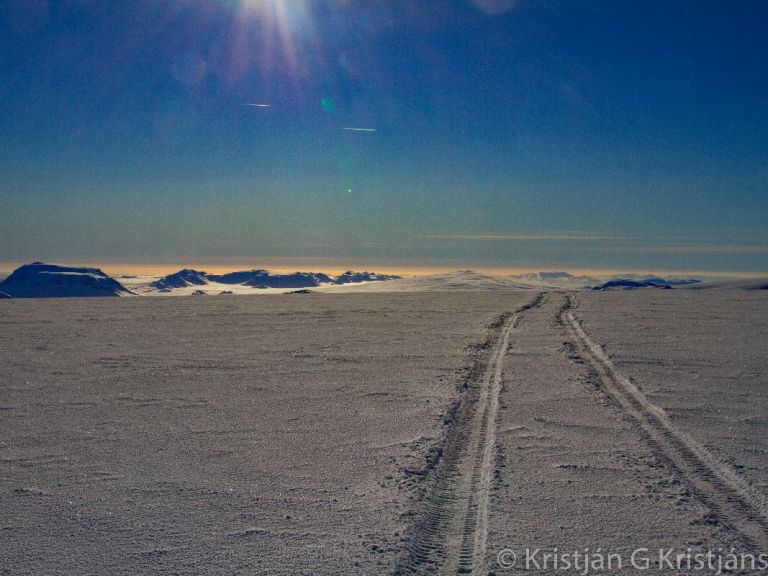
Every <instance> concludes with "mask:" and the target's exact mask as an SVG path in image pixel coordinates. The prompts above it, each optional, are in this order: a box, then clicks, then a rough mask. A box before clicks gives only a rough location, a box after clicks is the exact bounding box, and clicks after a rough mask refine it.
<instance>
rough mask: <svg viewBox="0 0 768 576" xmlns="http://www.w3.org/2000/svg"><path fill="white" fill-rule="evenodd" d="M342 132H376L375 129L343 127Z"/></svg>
mask: <svg viewBox="0 0 768 576" xmlns="http://www.w3.org/2000/svg"><path fill="white" fill-rule="evenodd" d="M342 130H349V131H351V132H376V128H352V127H349V126H345V127H344V128H342Z"/></svg>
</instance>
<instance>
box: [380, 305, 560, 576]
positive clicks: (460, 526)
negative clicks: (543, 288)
mask: <svg viewBox="0 0 768 576" xmlns="http://www.w3.org/2000/svg"><path fill="white" fill-rule="evenodd" d="M544 299H545V294H544V293H540V294H538V295H537V296H536V297H535V298H534V299H533V300H532V301H531V302H530V303H528V304H526V305H525V306H523V307H522V308H520V309H519V310H518V311H517V312H515V313H509V312H507V313H505V314H502V315H501V316H500V317H499V318H498V319H497V320H496V321H495V322H494V323H493V324H492V325H491V330H490V334H489V336H488V339H487V340H486V342H485V344H484V353H483V354H481V356H480V358H479V359H478V360H477V362H476V363H475V366H474V367H473V369H472V371H471V373H470V376H469V379H468V381H467V383H466V388H467V389H466V392H465V393H464V396H463V398H462V399H461V404H460V405H459V406H458V408H457V410H456V411H455V413H454V414H455V416H454V418H453V420H452V421H451V422H450V424H449V427H448V430H447V432H446V434H445V439H444V443H443V446H442V454H441V456H440V460H439V461H438V462H437V464H436V465H435V467H434V469H433V470H432V472H431V475H430V477H429V478H428V480H427V481H428V482H429V484H428V485H427V490H426V497H425V499H424V500H423V501H422V502H421V504H420V506H419V508H418V509H417V511H416V518H415V521H414V523H413V525H412V529H411V531H410V534H409V535H410V538H409V541H408V544H407V545H406V550H405V554H404V556H403V558H402V560H401V562H400V564H399V565H398V567H397V569H396V571H395V572H396V574H475V575H480V574H483V575H485V574H486V566H485V561H486V552H487V540H488V501H489V497H490V490H491V483H492V480H493V468H494V460H495V451H496V416H497V413H498V409H499V395H500V393H501V387H502V366H503V361H504V357H505V355H506V353H507V349H508V348H509V338H510V334H511V333H512V331H513V330H514V329H515V328H517V326H518V324H519V323H520V320H521V319H522V317H523V315H524V314H525V313H526V312H527V311H528V310H530V309H531V308H535V307H538V306H540V305H541V304H542V303H543V302H544Z"/></svg>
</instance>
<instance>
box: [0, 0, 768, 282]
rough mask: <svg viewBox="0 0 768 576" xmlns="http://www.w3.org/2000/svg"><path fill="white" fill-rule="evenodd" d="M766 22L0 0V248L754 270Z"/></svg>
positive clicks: (520, 6)
mask: <svg viewBox="0 0 768 576" xmlns="http://www.w3.org/2000/svg"><path fill="white" fill-rule="evenodd" d="M766 30H768V3H766V2H763V1H755V2H743V1H738V0H727V1H722V2H716V1H704V0H696V1H684V0H680V1H676V2H669V1H668V0H664V1H655V0H644V1H631V0H627V1H619V0H616V1H613V2H608V1H605V2H601V1H589V0H579V1H558V0H547V1H544V0H518V1H517V2H514V1H511V0H439V1H435V2H425V1H422V0H411V1H408V0H306V1H304V0H132V1H130V2H125V1H110V0H58V1H55V0H51V1H46V0H4V1H3V2H2V4H1V5H0V119H2V120H0V261H28V260H35V259H45V260H49V261H56V262H70V261H96V262H102V263H107V262H126V261H131V262H153V261H178V262H195V261H201V262H202V261H206V260H207V259H216V258H220V259H221V258H228V259H237V258H248V259H258V258H260V257H264V258H273V259H274V258H280V257H306V258H312V257H321V258H335V259H339V260H343V259H345V258H348V259H350V260H352V259H354V260H355V261H356V262H364V261H366V260H369V261H371V262H374V263H375V262H383V261H387V262H397V261H400V260H402V261H403V262H405V261H407V262H409V263H411V264H413V263H414V262H417V263H419V265H425V266H429V265H430V264H433V265H435V266H445V265H446V264H453V263H456V264H457V265H461V266H463V267H471V266H473V265H475V266H478V267H481V266H482V267H489V266H500V267H509V268H511V267H521V266H522V267H525V266H533V267H536V266H539V267H543V268H624V269H637V268H642V269H659V270H663V269H696V270H719V271H723V270H733V271H765V272H768V104H767V103H768V74H767V73H766V70H768V34H767V33H766ZM249 104H266V105H268V106H252V105H249ZM347 128H367V129H368V130H365V131H362V130H348V129H347Z"/></svg>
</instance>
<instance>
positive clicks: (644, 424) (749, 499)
mask: <svg viewBox="0 0 768 576" xmlns="http://www.w3.org/2000/svg"><path fill="white" fill-rule="evenodd" d="M573 308H574V299H573V297H572V296H568V297H567V301H566V304H565V306H563V308H562V309H561V311H560V314H559V316H560V321H561V323H562V324H563V325H564V326H565V329H566V331H567V332H568V335H569V338H570V340H571V342H572V344H573V345H574V346H575V347H576V351H577V354H578V355H579V356H580V357H581V358H582V359H583V360H584V361H585V362H587V363H588V364H589V366H590V367H591V368H592V369H593V370H594V372H595V374H596V375H597V378H598V379H599V382H597V384H598V385H599V386H600V387H601V388H602V389H603V391H604V392H605V393H607V394H608V395H609V396H610V397H611V398H612V399H613V400H614V401H615V402H616V403H617V404H618V405H619V407H620V408H621V409H622V410H623V411H624V412H625V413H626V414H627V415H629V416H630V417H632V418H633V419H634V420H635V422H636V423H637V424H638V425H639V426H640V428H641V429H642V430H643V431H644V432H645V433H646V434H647V435H648V437H649V438H650V440H651V442H652V444H653V445H654V447H655V449H656V450H657V451H658V452H659V454H660V456H662V457H663V458H665V459H666V460H667V461H668V462H670V463H671V464H672V465H673V466H674V467H675V468H676V469H677V470H678V472H679V473H680V475H681V476H682V477H683V478H684V479H685V480H686V481H687V482H688V483H689V485H690V487H691V488H692V489H693V491H694V492H695V493H696V494H697V495H698V496H699V497H700V498H701V500H702V501H703V502H704V503H705V504H706V505H707V506H708V507H709V508H710V509H711V511H712V513H713V514H715V515H716V516H717V519H718V520H719V521H722V522H723V523H724V524H726V525H729V526H730V527H732V528H733V529H734V530H736V531H737V532H738V533H739V534H741V536H742V537H743V539H745V540H746V543H747V544H749V545H750V546H752V547H754V548H756V549H758V550H761V551H762V550H768V501H767V500H766V497H765V495H763V494H762V493H760V492H759V491H758V490H757V489H756V488H755V487H754V486H752V485H751V484H749V482H747V481H746V480H745V479H744V478H742V477H741V476H739V475H738V474H737V473H736V472H735V471H734V470H733V469H732V468H731V467H730V466H729V465H728V464H726V463H724V462H722V461H720V460H719V459H717V458H716V457H715V456H714V455H713V454H712V453H711V452H709V451H708V450H707V449H706V448H705V447H704V446H702V445H701V444H700V443H698V442H697V441H695V440H694V439H693V438H691V437H690V436H688V435H687V434H685V433H684V432H683V431H681V430H679V429H678V428H677V427H676V426H675V425H674V424H673V423H672V421H671V420H670V419H669V416H667V414H666V412H664V410H662V409H661V408H660V407H659V406H657V405H655V404H654V403H652V402H651V401H650V400H648V398H647V397H646V396H645V395H644V394H643V393H642V392H641V391H640V390H639V389H638V388H637V387H636V386H635V385H634V384H633V383H632V382H631V381H630V380H629V379H628V378H627V377H625V376H624V375H622V374H621V373H620V372H618V371H617V370H616V368H615V366H614V365H613V363H612V362H611V360H610V359H609V358H608V356H607V355H606V353H605V352H604V351H603V350H602V348H601V347H600V346H598V345H597V344H595V342H593V341H592V340H591V339H590V338H589V336H587V334H586V333H585V332H584V330H583V329H582V327H581V325H580V324H579V322H578V321H577V320H576V318H575V317H574V315H573V313H572V309H573Z"/></svg>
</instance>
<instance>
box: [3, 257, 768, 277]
mask: <svg viewBox="0 0 768 576" xmlns="http://www.w3.org/2000/svg"><path fill="white" fill-rule="evenodd" d="M50 263H53V264H57V265H61V266H73V267H87V268H100V269H101V270H103V271H104V272H105V273H107V274H109V275H110V276H121V275H136V276H164V275H166V274H172V273H174V272H178V271H179V270H181V269H183V268H192V269H195V270H200V271H204V272H208V273H211V274H222V273H226V272H234V271H239V270H253V269H265V270H269V271H271V272H278V273H292V272H297V271H301V272H324V273H326V274H330V275H338V274H341V273H343V272H346V271H347V270H354V271H357V272H362V271H363V270H367V271H369V272H378V273H380V274H397V275H400V276H428V275H433V274H446V273H451V272H457V271H460V270H472V271H473V272H478V273H482V274H490V275H499V276H511V275H519V274H529V273H533V272H551V271H558V272H568V273H569V274H573V275H576V276H578V275H585V276H597V277H602V276H614V275H617V274H649V275H650V274H658V275H687V276H710V277H738V278H765V277H766V276H768V274H766V273H764V272H734V271H730V272H729V271H709V270H685V269H683V270H663V269H655V270H654V269H647V268H644V269H637V268H621V269H619V268H574V267H571V266H552V265H541V266H525V267H508V266H474V265H472V264H469V263H467V264H464V265H461V264H456V265H430V264H427V263H418V262H403V263H402V264H398V263H396V262H393V261H376V260H363V259H343V260H342V259H338V258H327V257H316V258H302V257H286V258H274V257H271V258H208V259H205V258H202V259H199V260H197V259H190V260H186V261H185V260H174V261H164V262H153V263H138V262H93V261H82V260H78V261H73V260H56V261H52V262H50ZM24 264H29V262H0V273H3V274H10V273H11V272H12V271H13V270H15V269H16V268H18V267H19V266H22V265H24Z"/></svg>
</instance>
